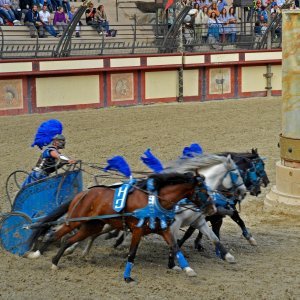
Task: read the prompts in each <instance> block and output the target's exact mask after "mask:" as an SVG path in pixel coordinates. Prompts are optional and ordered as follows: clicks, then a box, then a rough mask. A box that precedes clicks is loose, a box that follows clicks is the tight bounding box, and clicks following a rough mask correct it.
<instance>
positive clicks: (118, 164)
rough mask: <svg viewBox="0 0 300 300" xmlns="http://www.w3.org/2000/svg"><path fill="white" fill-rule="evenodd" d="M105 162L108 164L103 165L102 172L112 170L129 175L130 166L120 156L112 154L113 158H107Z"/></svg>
mask: <svg viewBox="0 0 300 300" xmlns="http://www.w3.org/2000/svg"><path fill="white" fill-rule="evenodd" d="M107 163H108V165H107V166H106V167H105V169H104V172H107V171H108V170H114V171H118V172H120V173H122V174H124V175H125V176H126V177H129V176H130V175H131V170H130V167H129V165H128V163H127V161H126V160H125V159H124V158H123V157H122V156H114V157H113V158H111V159H108V160H107Z"/></svg>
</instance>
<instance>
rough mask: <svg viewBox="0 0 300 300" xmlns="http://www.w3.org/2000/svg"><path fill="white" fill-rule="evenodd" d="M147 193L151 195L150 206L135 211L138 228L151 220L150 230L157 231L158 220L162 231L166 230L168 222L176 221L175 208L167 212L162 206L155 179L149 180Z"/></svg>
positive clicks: (149, 197) (149, 198)
mask: <svg viewBox="0 0 300 300" xmlns="http://www.w3.org/2000/svg"><path fill="white" fill-rule="evenodd" d="M147 191H148V192H149V193H150V194H149V196H148V205H147V206H145V207H143V208H140V209H136V210H135V211H133V216H134V217H135V218H137V219H139V222H138V224H137V227H142V226H143V225H144V224H145V220H146V219H149V228H150V229H151V230H154V229H155V227H156V220H158V221H159V225H160V227H161V229H162V230H165V229H166V228H167V226H168V222H170V221H172V220H174V217H175V206H174V207H173V208H172V209H170V210H167V209H165V208H163V207H162V206H161V205H160V203H159V201H158V196H157V194H158V193H157V190H156V188H155V182H154V179H153V178H150V179H148V180H147Z"/></svg>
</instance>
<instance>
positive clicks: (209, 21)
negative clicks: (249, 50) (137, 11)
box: [167, 0, 299, 45]
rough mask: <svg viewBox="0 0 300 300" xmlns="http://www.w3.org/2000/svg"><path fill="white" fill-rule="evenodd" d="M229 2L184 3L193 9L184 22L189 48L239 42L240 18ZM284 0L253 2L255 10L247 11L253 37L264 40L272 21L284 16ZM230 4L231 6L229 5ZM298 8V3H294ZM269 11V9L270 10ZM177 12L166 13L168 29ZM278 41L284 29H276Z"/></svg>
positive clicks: (183, 3)
mask: <svg viewBox="0 0 300 300" xmlns="http://www.w3.org/2000/svg"><path fill="white" fill-rule="evenodd" d="M227 1H228V2H229V0H197V1H191V0H181V5H182V6H191V7H192V8H193V9H191V10H190V11H189V13H188V15H187V17H186V18H185V22H184V23H185V26H184V28H183V35H184V38H185V42H186V44H187V45H189V44H197V43H199V44H200V43H203V42H204V43H205V42H208V43H209V44H216V43H218V42H220V43H224V42H226V43H231V44H234V43H236V41H237V32H238V28H237V23H238V22H239V21H240V19H239V18H238V17H237V15H236V12H235V10H236V9H235V7H234V6H229V5H228V3H227ZM231 2H232V1H231ZM284 2H285V0H254V1H253V6H252V7H247V8H246V10H247V11H248V13H247V18H246V19H247V20H246V21H247V22H249V23H251V24H252V23H254V33H255V35H256V36H261V35H263V33H264V32H265V31H266V29H267V28H268V26H269V24H270V21H271V20H272V19H274V18H275V17H276V15H277V14H280V13H281V7H282V5H283V4H284ZM230 4H231V3H230ZM295 5H296V7H295V8H297V5H298V7H299V1H298V3H297V2H296V3H295ZM267 8H268V9H267ZM174 14H175V8H174V7H171V8H169V9H168V11H167V19H168V27H169V28H170V27H171V26H172V24H173V22H174ZM275 33H276V36H277V37H281V28H280V26H278V27H277V28H275Z"/></svg>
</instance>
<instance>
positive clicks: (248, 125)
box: [0, 98, 300, 300]
mask: <svg viewBox="0 0 300 300" xmlns="http://www.w3.org/2000/svg"><path fill="white" fill-rule="evenodd" d="M49 118H58V119H60V120H61V121H62V122H63V124H64V127H65V130H64V133H65V135H66V137H67V147H66V150H65V153H66V154H68V155H69V156H71V157H74V158H76V159H81V160H83V161H88V162H105V159H106V158H109V157H111V156H113V155H117V154H118V155H124V156H125V157H126V158H127V160H128V162H129V163H130V165H131V166H132V169H138V170H141V169H143V166H142V164H141V163H140V162H139V156H140V155H141V154H142V152H143V151H144V150H146V148H147V147H151V149H152V150H153V152H154V153H155V154H156V155H157V156H158V157H160V158H161V159H162V161H168V160H171V159H174V158H176V157H177V156H178V155H180V153H181V150H182V148H183V146H186V145H188V144H190V143H192V142H199V143H201V145H202V146H203V148H204V149H205V151H207V152H218V151H226V150H230V151H248V150H250V149H251V148H252V147H255V148H258V150H259V153H260V154H261V156H264V157H266V158H267V161H266V170H267V173H268V175H269V178H270V181H271V184H270V186H269V187H268V188H267V189H263V194H262V195H260V196H259V197H258V198H255V197H251V196H247V198H246V200H244V203H243V206H242V212H241V216H242V218H244V220H245V222H246V224H247V226H248V227H249V228H250V229H251V232H252V234H253V236H254V237H255V238H256V240H257V242H258V246H257V247H253V246H251V245H250V244H248V243H247V241H246V240H245V239H243V238H241V231H240V229H239V228H238V226H237V225H236V224H234V223H233V222H232V221H231V220H230V219H228V218H226V220H225V224H224V227H223V228H222V241H223V243H224V244H225V245H226V246H227V247H228V248H229V249H231V251H232V254H234V256H235V257H236V260H237V263H236V264H233V265H229V264H228V263H226V262H223V261H221V260H219V259H217V258H216V257H215V255H214V251H213V247H212V246H211V244H210V243H209V242H208V241H207V240H206V239H205V240H204V246H205V251H204V253H198V252H196V251H195V250H194V249H193V242H192V241H193V240H192V239H191V240H189V241H188V242H187V244H186V245H185V246H184V248H183V251H184V253H185V254H186V255H187V256H188V259H189V262H190V264H191V266H192V267H193V268H194V269H195V271H196V272H197V273H198V276H197V277H195V278H188V277H187V276H186V275H185V274H184V273H176V272H173V271H170V270H168V269H167V267H166V266H167V253H168V247H167V245H166V244H165V243H164V242H163V241H162V240H161V239H160V237H158V236H154V235H153V236H149V237H146V238H145V239H144V240H143V242H142V243H141V246H140V248H139V251H138V255H137V258H136V261H135V267H134V269H133V273H132V275H133V277H134V278H136V279H137V284H135V285H126V284H125V283H124V282H123V279H122V274H123V268H124V263H125V257H126V255H127V248H125V247H123V248H120V249H117V250H116V249H113V248H112V244H113V241H112V240H109V241H105V240H104V239H103V238H102V239H101V238H99V239H98V241H97V243H96V245H95V247H94V248H93V249H92V251H91V254H90V256H89V258H88V259H86V260H84V259H82V258H81V250H80V249H77V250H76V252H75V253H73V254H72V255H70V256H66V257H63V258H62V260H61V262H60V267H61V268H60V270H58V271H52V270H50V266H51V263H50V258H51V256H53V254H54V250H55V249H54V250H52V251H50V253H49V252H48V253H47V255H46V256H45V257H41V258H40V259H38V260H29V259H24V258H20V257H16V256H13V255H11V254H9V253H6V252H4V250H0V274H1V280H0V299H230V300H232V299H278V300H279V299H280V300H282V299H300V275H299V274H300V261H299V246H300V239H299V232H300V218H299V216H298V217H290V216H288V215H284V214H280V215H278V214H277V215H271V214H269V213H266V212H264V210H263V201H264V198H265V194H266V193H267V192H268V190H269V189H270V187H271V185H273V184H274V183H275V162H276V161H277V160H278V159H279V149H278V148H277V142H278V135H279V133H280V130H281V125H280V119H281V116H280V99H279V98H272V99H250V100H248V99H247V100H240V101H237V100H235V101H219V102H207V103H184V104H168V105H166V104H165V105H153V106H146V107H130V108H110V109H101V110H83V111H75V112H61V113H49V114H42V115H31V116H16V117H1V118H0V132H1V134H0V136H1V144H0V153H1V160H0V184H1V189H0V190H1V193H0V211H5V210H6V209H7V207H8V205H7V203H6V199H5V193H4V184H5V180H6V178H7V176H8V175H9V174H10V173H11V172H12V171H14V170H16V169H25V170H30V169H31V167H32V166H33V165H34V164H35V163H36V160H37V158H38V156H39V152H38V150H37V149H33V148H31V147H30V144H31V142H32V139H33V136H34V133H35V130H36V128H37V127H38V125H39V124H40V123H41V122H42V121H45V120H47V119H49ZM91 183H92V178H90V177H87V176H85V185H86V186H88V185H90V184H91Z"/></svg>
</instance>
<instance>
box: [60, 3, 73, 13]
mask: <svg viewBox="0 0 300 300" xmlns="http://www.w3.org/2000/svg"><path fill="white" fill-rule="evenodd" d="M60 6H61V5H60ZM62 7H63V8H64V11H65V13H68V12H69V11H70V10H71V6H70V0H62Z"/></svg>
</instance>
